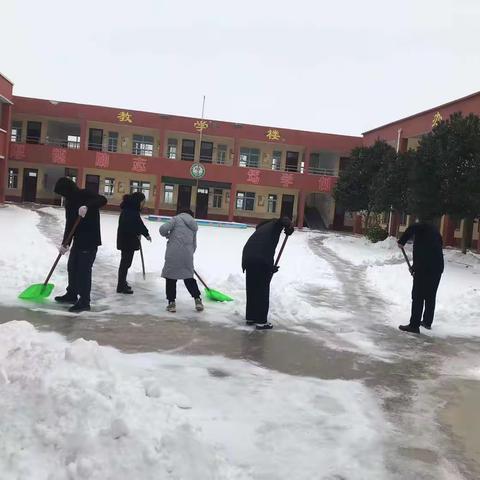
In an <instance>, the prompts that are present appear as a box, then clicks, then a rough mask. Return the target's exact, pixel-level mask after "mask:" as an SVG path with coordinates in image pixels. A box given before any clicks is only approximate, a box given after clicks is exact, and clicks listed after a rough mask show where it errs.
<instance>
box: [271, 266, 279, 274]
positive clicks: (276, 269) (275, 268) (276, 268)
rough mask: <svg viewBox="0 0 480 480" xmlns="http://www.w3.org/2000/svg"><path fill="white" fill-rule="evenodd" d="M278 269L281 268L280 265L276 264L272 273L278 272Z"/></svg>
mask: <svg viewBox="0 0 480 480" xmlns="http://www.w3.org/2000/svg"><path fill="white" fill-rule="evenodd" d="M278 270H280V267H279V266H277V265H274V266H273V267H272V274H274V273H277V272H278Z"/></svg>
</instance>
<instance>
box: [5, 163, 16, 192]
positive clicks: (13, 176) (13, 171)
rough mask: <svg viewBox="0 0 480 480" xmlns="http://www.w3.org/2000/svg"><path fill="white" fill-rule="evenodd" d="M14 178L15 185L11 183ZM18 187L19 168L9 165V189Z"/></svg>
mask: <svg viewBox="0 0 480 480" xmlns="http://www.w3.org/2000/svg"><path fill="white" fill-rule="evenodd" d="M12 180H13V183H14V185H13V186H12V185H11V181H12ZM17 188H18V168H16V167H8V175H7V189H9V190H15V189H17Z"/></svg>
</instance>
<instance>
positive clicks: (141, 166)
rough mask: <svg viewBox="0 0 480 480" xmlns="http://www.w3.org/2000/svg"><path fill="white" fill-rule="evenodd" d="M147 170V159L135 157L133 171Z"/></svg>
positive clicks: (141, 171) (142, 171)
mask: <svg viewBox="0 0 480 480" xmlns="http://www.w3.org/2000/svg"><path fill="white" fill-rule="evenodd" d="M146 171H147V159H146V158H135V159H134V160H133V163H132V172H137V173H144V172H146Z"/></svg>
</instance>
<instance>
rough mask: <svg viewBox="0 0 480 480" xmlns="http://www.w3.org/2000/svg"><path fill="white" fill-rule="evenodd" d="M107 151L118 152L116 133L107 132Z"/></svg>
mask: <svg viewBox="0 0 480 480" xmlns="http://www.w3.org/2000/svg"><path fill="white" fill-rule="evenodd" d="M107 150H108V151H109V152H112V153H115V152H116V151H117V150H118V132H108V145H107Z"/></svg>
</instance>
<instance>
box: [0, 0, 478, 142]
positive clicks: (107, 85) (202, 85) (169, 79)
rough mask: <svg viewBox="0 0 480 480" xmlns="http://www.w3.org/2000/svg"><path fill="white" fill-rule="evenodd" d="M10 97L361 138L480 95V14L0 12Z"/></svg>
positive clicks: (270, 2)
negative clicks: (203, 115) (397, 121)
mask: <svg viewBox="0 0 480 480" xmlns="http://www.w3.org/2000/svg"><path fill="white" fill-rule="evenodd" d="M1 18H2V21H1V24H2V26H1V27H0V44H1V50H0V72H2V73H3V74H5V75H6V76H7V77H9V78H10V79H11V80H13V81H14V83H15V87H14V93H15V94H17V95H24V96H32V97H40V98H48V99H55V100H65V101H72V102H79V103H91V104H98V105H107V106H114V107H119V108H122V109H138V110H147V111H154V112H162V113H171V114H178V115H188V116H200V113H201V103H202V95H203V94H205V95H206V97H207V100H206V116H207V117H208V118H214V119H218V120H229V121H236V122H241V123H255V124H261V125H268V126H277V127H283V128H286V127H288V128H297V129H304V130H314V131H321V132H330V133H344V134H353V135H358V134H361V133H362V132H363V131H366V130H368V129H371V128H374V127H376V126H379V125H381V124H383V123H387V122H389V121H392V120H395V119H398V118H400V117H402V116H406V115H410V114H413V113H416V112H418V111H421V110H424V109H427V108H430V107H434V106H436V105H438V104H440V103H444V102H447V101H450V100H453V99H455V98H458V97H461V96H464V95H468V94H470V93H473V92H475V91H478V90H480V87H479V84H480V34H479V31H480V27H479V25H480V1H479V0H399V1H396V2H393V1H390V0H333V1H332V0H328V1H327V0H289V1H284V0H238V1H233V0H203V1H202V0H168V1H167V0H130V1H126V2H123V1H119V0H95V1H91V0H82V1H78V2H71V1H68V0H41V1H38V0H23V1H15V0H3V1H2V7H1Z"/></svg>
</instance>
